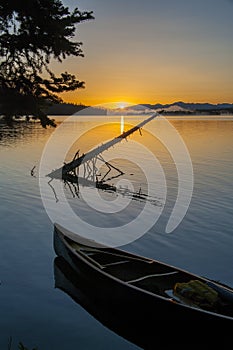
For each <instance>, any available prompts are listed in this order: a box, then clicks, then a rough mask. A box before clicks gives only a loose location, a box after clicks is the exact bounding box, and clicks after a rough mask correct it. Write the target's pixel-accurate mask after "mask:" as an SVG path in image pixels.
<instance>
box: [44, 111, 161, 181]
mask: <svg viewBox="0 0 233 350" xmlns="http://www.w3.org/2000/svg"><path fill="white" fill-rule="evenodd" d="M157 115H158V114H157V113H154V114H153V115H152V116H150V117H149V118H147V119H146V120H144V121H142V122H141V123H139V124H138V125H136V126H134V127H133V128H131V129H129V130H128V131H125V132H123V133H122V134H120V135H119V136H117V137H115V138H114V139H112V140H111V141H108V142H106V143H104V144H102V145H101V146H98V147H96V148H94V149H93V150H91V151H90V152H87V153H86V154H83V155H82V156H80V157H78V158H76V159H74V160H72V161H71V162H69V163H67V164H65V165H63V166H62V167H61V168H59V169H56V170H54V171H53V172H51V173H50V174H48V176H49V177H51V178H60V179H62V178H64V176H65V175H67V174H68V173H69V172H70V171H72V170H74V169H75V168H77V167H79V166H80V165H81V164H84V163H86V162H88V161H89V160H91V159H93V158H94V157H96V156H98V155H99V154H101V153H102V152H104V151H106V150H107V149H109V148H110V147H112V146H114V145H115V144H117V143H119V142H121V141H122V140H123V139H126V138H127V137H128V136H129V135H131V134H132V133H134V132H135V131H137V130H139V131H140V129H141V128H142V127H143V126H144V125H145V124H147V123H149V122H150V121H151V120H153V119H154V118H155V117H157Z"/></svg>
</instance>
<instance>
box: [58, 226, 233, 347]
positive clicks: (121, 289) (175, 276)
mask: <svg viewBox="0 0 233 350" xmlns="http://www.w3.org/2000/svg"><path fill="white" fill-rule="evenodd" d="M54 250H55V253H56V255H57V256H58V257H62V258H63V259H64V261H65V262H66V263H67V264H68V265H69V267H70V271H73V272H72V285H73V286H74V285H76V287H77V285H78V286H79V288H78V289H79V290H80V289H81V290H84V292H82V295H83V297H82V298H81V299H85V300H88V303H87V302H86V304H88V305H89V306H88V308H89V309H91V307H90V305H91V304H92V305H93V309H95V310H96V309H102V310H105V316H106V310H108V311H107V316H106V317H105V319H106V318H109V319H112V320H113V319H115V320H118V321H119V320H120V322H121V323H122V326H123V327H121V328H124V329H125V330H127V331H128V332H126V333H129V335H127V336H126V338H128V339H130V340H132V338H133V335H135V336H136V337H137V341H135V344H137V345H139V346H141V347H142V348H144V349H154V348H155V345H156V344H163V345H171V344H173V345H174V344H177V345H179V344H184V345H185V344H186V345H187V343H186V339H191V340H192V343H193V344H194V343H196V344H199V345H200V344H204V343H206V344H209V346H210V345H211V344H213V345H216V344H217V343H218V344H221V345H223V344H228V343H229V342H230V341H231V330H232V329H233V289H232V288H230V287H228V286H225V285H223V284H221V283H219V282H216V281H212V280H210V279H208V278H205V277H202V276H198V275H196V274H193V273H190V272H188V271H185V270H183V269H180V268H177V267H175V266H172V265H169V264H166V263H164V262H161V261H158V260H154V259H150V258H147V257H144V256H140V255H136V254H133V253H130V252H127V251H124V250H123V249H119V248H112V247H107V246H105V245H102V244H99V243H98V242H96V241H94V240H90V239H87V238H84V237H81V236H79V235H78V234H76V233H72V232H70V231H68V230H67V229H65V228H64V227H62V226H60V225H59V224H54ZM67 276H68V277H67V278H68V279H69V273H68V274H67ZM80 285H81V287H80ZM84 285H85V288H83V289H82V286H84ZM73 290H74V288H73ZM69 294H72V293H69ZM74 294H75V292H74V293H73V295H72V297H73V298H75V295H74ZM77 299H78V292H77ZM115 323H116V322H115ZM118 323H119V322H118ZM190 337H191V338H190ZM229 344H230V343H229Z"/></svg>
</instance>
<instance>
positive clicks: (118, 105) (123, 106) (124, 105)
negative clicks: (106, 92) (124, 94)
mask: <svg viewBox="0 0 233 350" xmlns="http://www.w3.org/2000/svg"><path fill="white" fill-rule="evenodd" d="M129 105H130V103H128V102H117V103H116V108H119V109H124V108H126V107H128V106H129Z"/></svg>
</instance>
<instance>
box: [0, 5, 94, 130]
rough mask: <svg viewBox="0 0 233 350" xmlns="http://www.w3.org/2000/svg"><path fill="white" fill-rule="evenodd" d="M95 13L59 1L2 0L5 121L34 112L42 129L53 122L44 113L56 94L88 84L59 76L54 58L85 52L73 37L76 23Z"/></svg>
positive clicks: (0, 91)
mask: <svg viewBox="0 0 233 350" xmlns="http://www.w3.org/2000/svg"><path fill="white" fill-rule="evenodd" d="M93 18H94V17H93V13H92V12H81V11H79V10H78V8H75V9H74V11H72V12H71V11H70V10H69V8H68V7H64V5H63V4H62V2H61V1H60V0H20V1H19V0H0V114H1V115H3V116H4V118H5V119H6V121H8V123H9V122H11V121H12V120H13V118H14V117H16V118H17V117H19V116H26V117H29V116H33V118H37V119H40V121H41V124H42V126H43V127H46V126H47V125H51V126H55V123H54V121H53V120H51V119H50V118H49V117H48V116H47V114H46V107H47V106H48V105H50V104H51V103H58V102H61V101H62V100H61V98H59V97H58V95H57V93H62V92H65V91H71V90H76V89H79V88H83V87H84V82H83V81H79V80H77V79H76V77H75V75H72V74H70V73H68V72H64V73H61V75H60V76H56V75H55V74H54V73H53V72H52V71H51V69H50V62H51V59H54V60H57V61H59V62H63V60H64V59H66V58H67V57H68V56H84V55H83V51H82V48H81V46H82V43H81V42H75V41H73V40H72V39H73V37H74V35H75V30H76V24H79V23H81V22H84V21H87V20H90V19H93Z"/></svg>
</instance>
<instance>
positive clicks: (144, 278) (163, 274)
mask: <svg viewBox="0 0 233 350" xmlns="http://www.w3.org/2000/svg"><path fill="white" fill-rule="evenodd" d="M176 273H178V271H171V272H166V273H154V274H152V275H147V276H142V277H140V278H136V279H134V280H130V281H126V282H127V283H136V282H140V281H144V280H146V279H148V278H152V277H162V276H168V275H174V274H176Z"/></svg>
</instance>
